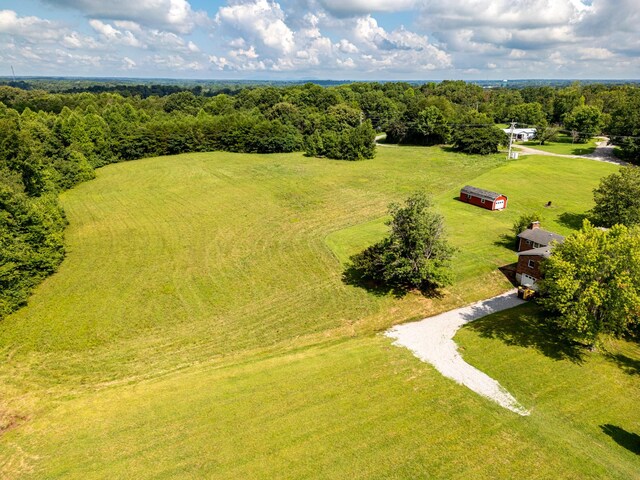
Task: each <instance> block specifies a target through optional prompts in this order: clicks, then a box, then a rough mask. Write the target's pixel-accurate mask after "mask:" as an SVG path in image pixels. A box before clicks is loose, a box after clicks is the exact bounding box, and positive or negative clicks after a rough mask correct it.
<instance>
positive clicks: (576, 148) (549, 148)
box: [516, 135, 597, 155]
mask: <svg viewBox="0 0 640 480" xmlns="http://www.w3.org/2000/svg"><path fill="white" fill-rule="evenodd" d="M596 141H597V140H596V139H595V138H592V139H591V140H589V141H588V142H587V143H574V141H573V139H572V138H571V136H570V135H559V136H558V139H557V140H556V141H555V142H546V143H545V144H544V145H540V143H539V142H536V141H535V140H531V141H529V142H522V145H526V146H527V147H531V148H535V149H537V150H542V151H544V152H549V153H559V154H562V155H587V154H589V153H593V152H594V151H595V149H596ZM517 145H518V144H516V147H517Z"/></svg>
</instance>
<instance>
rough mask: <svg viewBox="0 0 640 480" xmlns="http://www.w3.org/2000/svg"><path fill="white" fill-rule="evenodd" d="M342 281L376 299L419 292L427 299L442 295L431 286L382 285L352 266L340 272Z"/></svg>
mask: <svg viewBox="0 0 640 480" xmlns="http://www.w3.org/2000/svg"><path fill="white" fill-rule="evenodd" d="M342 281H343V282H344V283H345V284H346V285H351V286H354V287H359V288H362V289H364V290H366V291H368V292H369V293H372V294H374V295H376V296H378V297H384V296H387V295H393V296H394V297H395V298H402V297H404V296H405V295H407V294H408V293H409V292H415V291H418V292H420V293H421V294H422V295H423V296H425V297H427V298H435V299H438V298H442V297H443V296H444V295H443V294H442V292H441V291H440V289H438V288H437V287H434V286H432V285H424V286H422V287H420V288H414V287H412V286H408V285H402V284H395V283H394V284H383V283H379V282H376V281H374V280H371V279H370V278H367V277H365V276H364V275H363V273H362V271H361V270H359V269H357V268H355V267H354V266H353V265H348V266H347V267H346V268H345V269H344V271H343V272H342Z"/></svg>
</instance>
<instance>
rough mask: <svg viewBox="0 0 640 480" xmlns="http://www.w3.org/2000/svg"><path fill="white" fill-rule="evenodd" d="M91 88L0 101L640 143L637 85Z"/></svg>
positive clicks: (310, 127) (634, 154)
mask: <svg viewBox="0 0 640 480" xmlns="http://www.w3.org/2000/svg"><path fill="white" fill-rule="evenodd" d="M97 87H98V86H96V88H95V89H94V90H95V91H97V92H100V93H95V94H94V93H88V92H84V93H78V94H62V93H49V92H45V91H42V90H21V89H16V88H9V87H0V101H1V102H3V103H4V104H5V105H7V106H9V107H12V108H15V109H16V110H17V111H18V112H22V111H23V110H24V109H25V108H29V109H31V110H33V111H40V110H44V111H46V112H50V113H60V112H61V111H62V109H63V108H64V107H65V106H66V107H68V108H70V109H71V110H75V109H77V108H79V109H81V110H84V109H86V108H87V107H88V106H93V107H95V108H96V109H97V110H98V111H101V110H102V109H103V108H104V107H105V106H106V105H109V104H113V103H114V102H115V103H118V102H123V101H125V102H127V103H129V104H131V105H132V106H133V107H134V108H135V109H136V110H144V111H145V112H146V113H147V114H148V115H150V116H151V117H154V116H155V115H157V114H158V113H160V112H164V113H172V114H179V115H190V116H197V115H198V113H199V112H200V111H203V112H205V113H208V114H211V115H223V114H231V113H234V112H236V113H237V112H245V113H249V114H251V115H254V116H255V115H260V116H262V117H263V118H265V119H268V120H279V121H280V122H281V123H283V124H284V125H290V126H293V127H295V128H297V129H298V131H299V132H300V133H301V134H302V135H303V136H305V135H310V134H311V133H314V132H315V131H317V130H322V131H323V132H324V131H328V130H330V131H336V128H335V127H336V125H337V124H339V123H341V122H343V121H345V120H346V121H348V122H352V120H353V119H356V120H357V121H358V124H360V122H361V121H365V120H369V121H370V122H371V126H372V127H373V129H374V130H376V131H378V132H383V131H384V132H387V133H388V138H389V141H392V142H399V143H411V144H418V145H435V144H442V143H450V142H451V143H453V141H454V135H455V134H456V133H458V132H459V130H460V128H459V127H460V126H461V125H471V124H473V125H484V126H491V125H492V124H494V123H508V122H511V121H515V122H518V123H519V124H521V125H530V126H535V127H537V129H538V132H540V141H542V142H544V141H545V140H546V139H548V138H549V137H550V136H551V138H552V137H553V134H554V133H555V132H556V131H557V129H558V128H562V129H564V130H566V131H567V132H569V133H574V134H575V140H576V141H578V142H580V141H585V140H586V139H588V138H590V137H591V136H593V135H595V134H598V133H600V132H603V133H607V134H610V135H611V136H612V138H613V140H614V142H615V143H616V145H618V146H620V149H621V150H620V151H621V154H622V155H624V156H625V157H626V158H628V159H630V160H634V161H635V160H638V149H639V145H640V143H639V139H638V138H637V137H640V114H639V113H638V112H639V111H640V108H639V107H640V88H639V87H638V86H636V85H597V84H592V85H579V84H574V85H571V86H569V87H564V88H554V87H550V86H529V87H525V88H522V89H507V88H496V89H483V88H481V87H479V86H478V85H473V84H467V83H465V82H461V81H445V82H441V83H437V84H436V83H426V84H424V85H420V86H418V85H412V84H409V83H403V82H395V83H353V84H346V85H340V86H333V87H329V88H322V87H320V86H318V85H314V84H305V85H288V86H284V87H275V86H262V87H247V88H239V87H238V88H234V89H232V88H224V89H223V90H222V91H224V92H227V93H220V94H217V95H215V96H213V97H211V96H209V95H212V93H214V91H212V90H211V89H210V88H209V89H202V88H199V87H194V88H191V89H190V90H183V91H177V92H176V91H175V89H176V87H175V86H171V87H170V86H167V85H163V86H158V88H152V86H151V87H150V86H144V88H142V89H140V91H139V92H138V91H137V90H136V89H135V88H133V87H132V86H131V85H126V86H123V88H124V87H126V89H125V90H122V92H123V93H125V94H126V95H127V96H126V97H123V96H121V95H119V94H117V93H112V92H113V91H118V89H117V88H115V87H116V86H113V85H109V86H106V87H105V88H97ZM184 88H186V87H184ZM169 92H172V93H170V94H168V95H165V94H166V93H169ZM134 93H137V94H135V95H133V96H131V95H132V94H134ZM154 93H156V94H155V95H154ZM351 126H352V127H354V126H356V125H354V124H353V123H351Z"/></svg>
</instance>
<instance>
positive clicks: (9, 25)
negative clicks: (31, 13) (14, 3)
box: [0, 10, 67, 42]
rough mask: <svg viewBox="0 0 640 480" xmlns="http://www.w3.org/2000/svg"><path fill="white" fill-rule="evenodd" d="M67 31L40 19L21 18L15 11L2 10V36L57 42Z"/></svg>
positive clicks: (0, 23)
mask: <svg viewBox="0 0 640 480" xmlns="http://www.w3.org/2000/svg"><path fill="white" fill-rule="evenodd" d="M66 31H67V29H63V28H61V26H60V25H58V24H57V23H55V22H51V21H49V20H43V19H41V18H38V17H20V16H18V14H17V13H16V12H15V11H13V10H0V34H2V33H4V34H8V35H15V36H18V37H21V38H24V39H27V40H30V41H33V42H55V41H58V40H60V38H61V37H62V36H63V35H64V33H65V32H66Z"/></svg>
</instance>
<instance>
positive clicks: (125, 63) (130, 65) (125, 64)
mask: <svg viewBox="0 0 640 480" xmlns="http://www.w3.org/2000/svg"><path fill="white" fill-rule="evenodd" d="M136 65H137V64H136V62H135V61H133V60H131V59H130V58H129V57H124V58H123V59H122V69H123V70H133V69H134V68H135V67H136Z"/></svg>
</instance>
